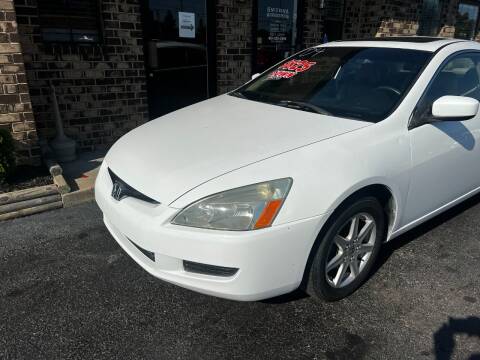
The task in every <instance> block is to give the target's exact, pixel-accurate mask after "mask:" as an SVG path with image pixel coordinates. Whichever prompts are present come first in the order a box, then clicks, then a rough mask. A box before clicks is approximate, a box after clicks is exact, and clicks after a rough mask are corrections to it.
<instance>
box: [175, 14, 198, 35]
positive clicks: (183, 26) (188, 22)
mask: <svg viewBox="0 0 480 360" xmlns="http://www.w3.org/2000/svg"><path fill="white" fill-rule="evenodd" d="M178 36H179V37H181V38H190V39H193V38H195V13H190V12H179V13H178Z"/></svg>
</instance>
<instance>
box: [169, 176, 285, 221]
mask: <svg viewBox="0 0 480 360" xmlns="http://www.w3.org/2000/svg"><path fill="white" fill-rule="evenodd" d="M291 185H292V179H290V178H285V179H279V180H272V181H268V182H264V183H259V184H254V185H248V186H244V187H241V188H236V189H233V190H228V191H225V192H221V193H218V194H215V195H212V196H208V197H206V198H204V199H201V200H199V201H197V202H195V203H193V204H191V205H189V206H187V207H186V208H185V209H183V210H182V211H181V212H180V213H179V214H178V215H177V216H176V217H175V218H174V219H173V220H172V224H176V225H184V226H192V227H199V228H205V229H216V230H253V229H261V228H265V227H268V226H270V225H272V222H273V220H274V219H275V216H277V214H278V212H279V210H280V208H281V207H282V205H283V202H284V201H285V198H286V197H287V194H288V191H289V190H290V186H291Z"/></svg>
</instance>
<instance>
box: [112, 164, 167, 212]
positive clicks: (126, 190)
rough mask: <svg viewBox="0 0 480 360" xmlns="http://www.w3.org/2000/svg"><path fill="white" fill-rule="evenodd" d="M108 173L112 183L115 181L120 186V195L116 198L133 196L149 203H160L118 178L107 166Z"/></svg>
mask: <svg viewBox="0 0 480 360" xmlns="http://www.w3.org/2000/svg"><path fill="white" fill-rule="evenodd" d="M108 173H109V174H110V178H111V179H112V183H113V184H115V183H117V184H118V185H119V186H120V187H121V192H122V196H121V198H119V199H117V200H121V199H123V198H126V197H133V198H135V199H138V200H142V201H145V202H148V203H150V204H154V205H159V204H160V203H159V202H158V201H156V200H153V199H152V198H150V197H148V196H147V195H144V194H142V193H141V192H140V191H138V190H135V189H134V188H133V187H131V186H130V185H128V184H127V183H126V182H125V181H123V180H122V179H120V178H119V177H118V176H117V175H115V173H114V172H113V171H112V170H111V169H110V168H109V169H108Z"/></svg>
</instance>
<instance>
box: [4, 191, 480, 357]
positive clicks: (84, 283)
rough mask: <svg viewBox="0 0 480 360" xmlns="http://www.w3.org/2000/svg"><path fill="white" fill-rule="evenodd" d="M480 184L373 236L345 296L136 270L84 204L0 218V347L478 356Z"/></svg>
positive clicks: (126, 352)
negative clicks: (377, 246) (182, 282)
mask: <svg viewBox="0 0 480 360" xmlns="http://www.w3.org/2000/svg"><path fill="white" fill-rule="evenodd" d="M479 234H480V198H479V197H476V198H474V199H472V200H470V201H468V202H467V203H466V204H464V205H461V206H459V207H456V208H455V209H453V210H451V211H449V212H448V213H446V214H443V215H441V216H440V217H437V218H436V219H434V220H433V221H430V222H428V223H427V224H425V225H422V226H421V227H420V228H417V229H416V230H414V231H411V232H409V233H407V234H405V235H403V236H402V237H401V238H398V239H396V240H394V241H393V242H391V243H389V244H387V245H385V246H384V248H383V251H382V258H381V261H380V262H379V264H378V269H376V271H375V273H374V274H373V275H372V276H371V278H370V279H369V281H368V282H367V283H366V284H365V285H364V286H363V287H362V288H361V289H360V290H359V291H358V292H356V293H355V294H353V295H352V296H351V297H350V298H348V299H345V300H342V301H340V302H337V303H322V302H318V301H315V300H314V299H312V298H309V297H306V296H303V295H302V294H301V293H299V292H297V293H294V294H290V295H287V296H283V297H280V298H276V299H271V300H268V301H262V302H249V303H241V302H234V301H229V300H223V299H218V298H214V297H209V296H205V295H200V294H197V293H194V292H191V291H189V290H185V289H182V288H179V287H176V286H173V285H170V284H167V283H165V282H162V281H160V280H157V279H155V278H153V277H152V276H150V275H149V274H147V273H146V272H145V271H144V270H142V269H141V268H140V267H139V266H138V265H136V264H135V263H134V262H133V260H131V259H130V258H129V257H128V256H127V255H125V254H124V252H123V251H122V250H121V248H120V247H119V246H118V245H117V244H116V242H115V241H114V240H113V238H112V237H111V236H110V235H109V233H108V232H107V230H106V229H105V227H104V225H103V222H102V215H101V212H100V210H99V209H98V208H97V207H96V205H95V204H93V203H91V204H86V205H81V206H77V207H73V208H69V209H61V210H56V211H52V212H49V213H44V214H39V215H35V216H31V217H27V218H22V219H17V220H12V221H7V222H3V223H0V359H234V358H238V359H287V358H291V359H480V235H479Z"/></svg>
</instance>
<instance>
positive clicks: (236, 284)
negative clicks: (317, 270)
mask: <svg viewBox="0 0 480 360" xmlns="http://www.w3.org/2000/svg"><path fill="white" fill-rule="evenodd" d="M111 190H112V182H111V179H110V177H109V176H108V172H107V168H106V164H105V163H104V164H103V165H102V167H101V169H100V172H99V174H98V177H97V182H96V185H95V199H96V201H97V204H98V205H99V207H100V209H101V210H102V212H103V216H104V222H105V225H106V226H107V228H108V229H109V231H110V233H111V234H112V235H113V237H114V238H115V240H116V241H117V242H118V243H119V244H120V246H121V247H122V248H123V249H124V250H125V251H126V252H127V253H128V254H129V255H130V256H131V257H132V258H133V259H134V260H135V261H136V262H137V263H138V264H139V265H140V266H142V267H143V268H144V269H145V270H146V271H148V272H149V273H150V274H152V275H153V276H155V277H158V278H160V279H162V280H165V281H168V282H170V283H173V284H176V285H179V286H182V287H185V288H188V289H191V290H194V291H198V292H200V293H204V294H208V295H214V296H218V297H223V298H228V299H234V300H243V301H252V300H260V299H265V298H270V297H273V296H277V295H281V294H284V293H288V292H290V291H292V290H294V289H296V288H297V287H298V286H299V285H300V282H301V280H302V277H303V272H304V269H305V264H306V261H307V258H308V255H309V253H310V249H311V247H312V245H313V242H314V240H315V238H316V234H317V233H318V231H319V229H320V227H321V225H323V222H324V221H325V220H324V218H323V217H314V218H310V219H306V220H301V221H297V222H292V223H288V224H283V225H278V226H273V227H271V228H267V229H262V230H254V231H242V232H235V231H218V230H206V229H197V228H190V227H184V226H178V225H172V224H170V221H171V219H172V218H173V217H174V216H175V215H176V214H177V212H178V211H179V210H178V209H174V208H170V207H168V206H166V205H163V204H160V205H152V204H148V203H146V202H143V201H140V200H137V199H134V198H126V199H123V200H121V201H116V200H114V199H113V198H112V197H111V195H110V193H111ZM139 247H140V248H139ZM141 249H143V250H144V251H142V250H141ZM145 250H146V251H147V252H151V253H154V260H151V259H150V258H149V257H148V256H147V255H145ZM184 260H185V261H191V262H195V263H200V264H208V265H213V266H219V267H228V268H238V271H237V272H235V274H234V275H233V276H226V277H225V276H212V275H204V274H199V273H195V272H189V271H186V270H185V268H184V265H183V264H184V263H183V261H184Z"/></svg>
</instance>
